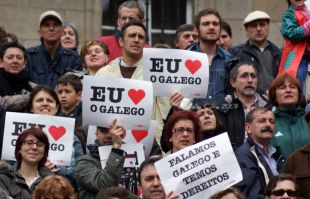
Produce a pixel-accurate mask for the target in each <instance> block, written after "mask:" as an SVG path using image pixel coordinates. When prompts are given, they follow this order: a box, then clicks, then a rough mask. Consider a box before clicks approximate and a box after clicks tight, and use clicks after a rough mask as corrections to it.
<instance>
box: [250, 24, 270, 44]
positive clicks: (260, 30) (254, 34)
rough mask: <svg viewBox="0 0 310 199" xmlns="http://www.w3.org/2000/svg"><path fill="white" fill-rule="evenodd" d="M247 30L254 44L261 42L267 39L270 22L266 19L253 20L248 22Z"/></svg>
mask: <svg viewBox="0 0 310 199" xmlns="http://www.w3.org/2000/svg"><path fill="white" fill-rule="evenodd" d="M245 30H246V33H247V36H248V38H249V40H250V41H252V42H253V43H254V44H261V43H264V42H265V41H266V40H267V37H268V34H269V22H268V20H265V19H261V20H256V21H253V22H251V23H249V24H247V26H246V28H245Z"/></svg>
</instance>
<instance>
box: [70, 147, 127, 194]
mask: <svg viewBox="0 0 310 199" xmlns="http://www.w3.org/2000/svg"><path fill="white" fill-rule="evenodd" d="M122 153H124V152H123V151H122V150H120V149H112V151H111V153H110V155H109V157H108V160H107V162H106V166H105V168H104V169H102V168H101V163H100V157H99V154H98V153H97V152H96V153H94V152H92V151H91V155H84V156H83V157H82V158H81V159H80V160H79V161H78V162H77V165H76V178H77V182H78V184H79V186H80V188H79V198H80V199H94V198H95V197H96V195H97V193H98V192H99V191H100V190H101V189H103V188H107V187H112V186H117V185H118V184H119V182H120V179H121V175H122V169H123V165H124V162H125V156H124V154H122ZM121 154H122V155H121Z"/></svg>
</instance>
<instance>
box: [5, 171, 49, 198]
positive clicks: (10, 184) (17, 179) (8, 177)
mask: <svg viewBox="0 0 310 199" xmlns="http://www.w3.org/2000/svg"><path fill="white" fill-rule="evenodd" d="M1 169H2V170H1V171H0V188H2V189H3V190H4V191H6V192H8V193H9V195H10V196H11V197H12V198H14V199H31V193H32V192H33V190H34V189H35V187H36V185H37V184H39V182H41V180H42V179H43V178H44V177H46V176H48V175H52V173H51V172H50V170H49V169H48V168H46V167H41V168H40V169H39V170H38V172H39V175H40V177H39V178H38V179H36V180H35V182H34V183H33V184H32V185H31V187H30V188H29V187H28V185H27V184H26V181H25V179H24V178H23V177H22V176H21V175H20V174H19V173H18V171H17V168H13V167H10V166H8V167H7V168H1Z"/></svg>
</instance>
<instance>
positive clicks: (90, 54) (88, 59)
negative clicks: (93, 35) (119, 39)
mask: <svg viewBox="0 0 310 199" xmlns="http://www.w3.org/2000/svg"><path fill="white" fill-rule="evenodd" d="M107 60H108V55H106V54H105V53H104V51H103V49H102V48H101V46H99V45H92V46H90V47H89V48H88V49H87V52H86V55H85V64H86V68H87V70H88V71H91V72H97V71H98V70H99V69H100V68H102V67H103V66H105V65H106V63H107Z"/></svg>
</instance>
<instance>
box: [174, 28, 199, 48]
mask: <svg viewBox="0 0 310 199" xmlns="http://www.w3.org/2000/svg"><path fill="white" fill-rule="evenodd" d="M197 41H198V33H197V30H196V29H194V30H188V31H184V32H180V33H179V40H178V41H177V42H176V47H178V48H179V49H186V47H188V46H189V45H191V44H192V43H195V42H197Z"/></svg>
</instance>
